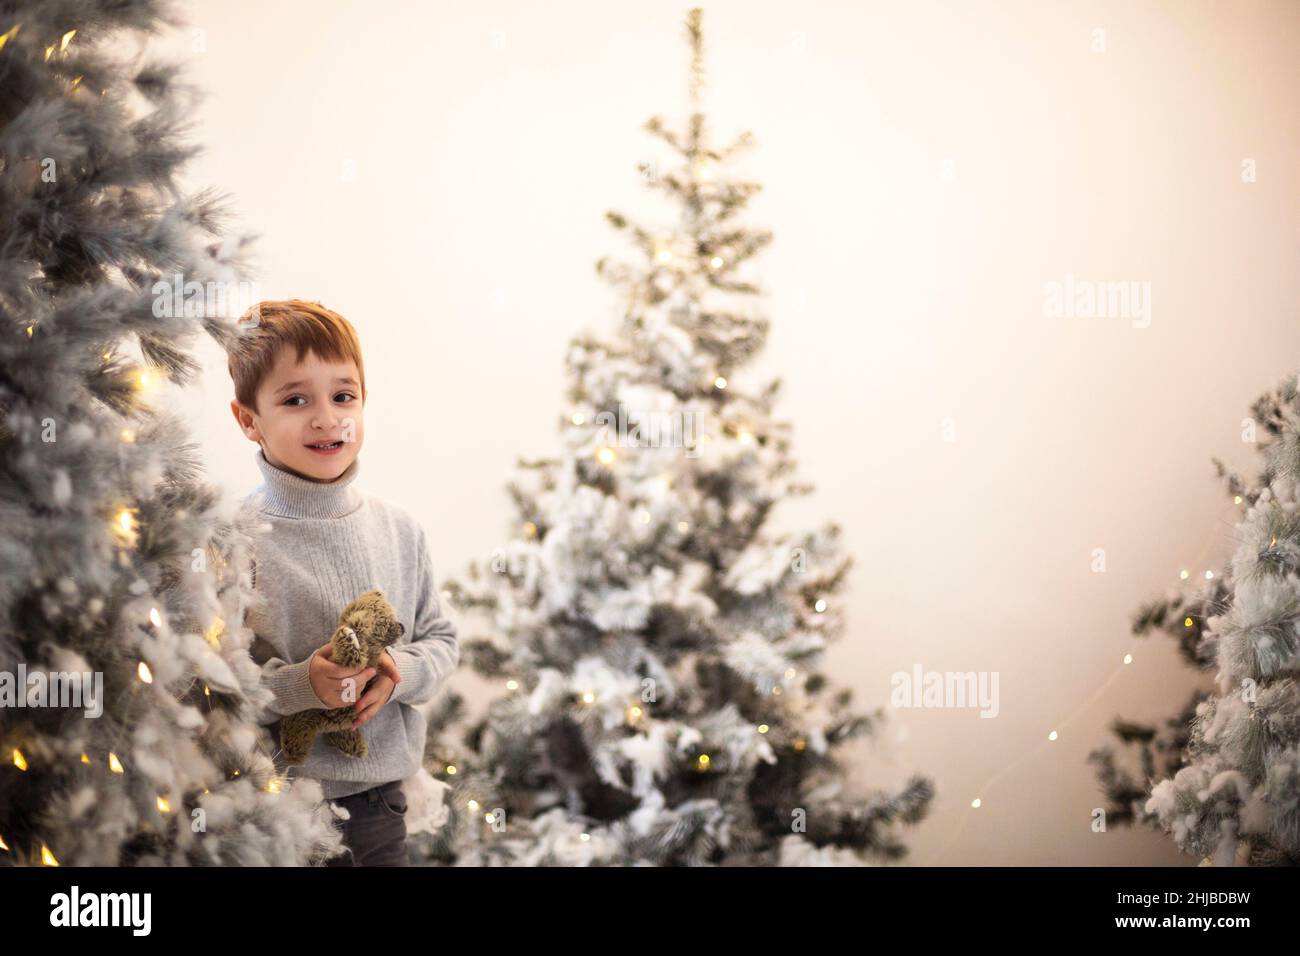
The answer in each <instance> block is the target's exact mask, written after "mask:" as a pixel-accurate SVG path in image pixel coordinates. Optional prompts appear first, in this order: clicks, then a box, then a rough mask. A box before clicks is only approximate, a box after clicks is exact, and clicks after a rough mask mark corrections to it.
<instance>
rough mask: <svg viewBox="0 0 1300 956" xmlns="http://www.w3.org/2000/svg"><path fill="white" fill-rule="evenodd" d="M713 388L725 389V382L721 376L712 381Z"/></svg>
mask: <svg viewBox="0 0 1300 956" xmlns="http://www.w3.org/2000/svg"><path fill="white" fill-rule="evenodd" d="M713 387H714V388H718V389H722V388H726V387H727V380H726V379H725V378H723V377H722V376H721V375H719V376H718V377H717V378H715V379H714V380H713Z"/></svg>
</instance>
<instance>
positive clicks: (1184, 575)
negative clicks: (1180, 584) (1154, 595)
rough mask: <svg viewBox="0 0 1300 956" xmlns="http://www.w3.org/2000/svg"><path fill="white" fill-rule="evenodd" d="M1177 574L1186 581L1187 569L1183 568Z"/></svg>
mask: <svg viewBox="0 0 1300 956" xmlns="http://www.w3.org/2000/svg"><path fill="white" fill-rule="evenodd" d="M1178 576H1179V577H1180V578H1182V579H1183V580H1184V581H1186V580H1187V578H1188V574H1187V571H1186V570H1183V571H1181V572H1179V574H1178Z"/></svg>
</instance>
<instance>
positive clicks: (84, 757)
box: [81, 754, 90, 763]
mask: <svg viewBox="0 0 1300 956" xmlns="http://www.w3.org/2000/svg"><path fill="white" fill-rule="evenodd" d="M81 762H82V763H90V757H88V756H87V755H86V754H82V755H81Z"/></svg>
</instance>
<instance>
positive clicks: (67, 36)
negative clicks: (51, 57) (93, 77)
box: [59, 30, 77, 53]
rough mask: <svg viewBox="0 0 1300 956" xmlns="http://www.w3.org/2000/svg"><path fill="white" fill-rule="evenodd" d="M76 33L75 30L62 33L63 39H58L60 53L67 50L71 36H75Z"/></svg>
mask: <svg viewBox="0 0 1300 956" xmlns="http://www.w3.org/2000/svg"><path fill="white" fill-rule="evenodd" d="M76 35H77V31H76V30H69V31H68V32H67V33H65V34H63V39H62V40H60V41H59V52H60V53H65V52H67V49H68V44H69V43H71V42H72V38H73V37H75V36H76Z"/></svg>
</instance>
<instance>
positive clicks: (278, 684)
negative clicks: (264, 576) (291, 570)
mask: <svg viewBox="0 0 1300 956" xmlns="http://www.w3.org/2000/svg"><path fill="white" fill-rule="evenodd" d="M249 567H250V569H251V572H252V575H253V582H254V584H256V581H257V576H256V575H257V562H256V560H250V562H249ZM252 617H253V616H252V615H251V614H249V613H248V612H245V614H244V622H245V623H246V624H248V625H250V626H251V627H252V629H253V646H252V648H251V649H250V651H251V654H252V657H253V660H254V662H256V663H257V664H258V666H259V667H261V669H262V686H263V687H265V688H266V689H267V690H269V691H270V692H271V695H272V696H271V700H270V701H269V702H268V703H267V704H266V706H265V707H263V708H262V710H261V713H259V714H258V716H257V722H258V723H259V724H262V725H263V726H266V725H267V724H273V723H275V722H276V721H277V720H279V719H280V718H281V717H284V716H285V715H286V714H296V713H298V711H300V710H328V709H329V708H328V705H327V704H326V703H325V702H324V701H322V700H321V699H320V698H319V697H317V696H316V691H314V690H313V689H312V686H311V659H312V657H314V656H315V652H314V651H313V652H312V654H311V655H309V656H308V657H307V658H306V659H305V660H301V661H299V662H298V663H296V664H290V663H289V662H288V661H286V660H284V658H282V657H277V656H276V653H275V649H274V648H273V647H272V646H271V644H270V642H269V641H267V640H266V639H265V638H264V637H262V636H261V635H260V634H258V633H257V621H256V620H252V619H251V618H252Z"/></svg>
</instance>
